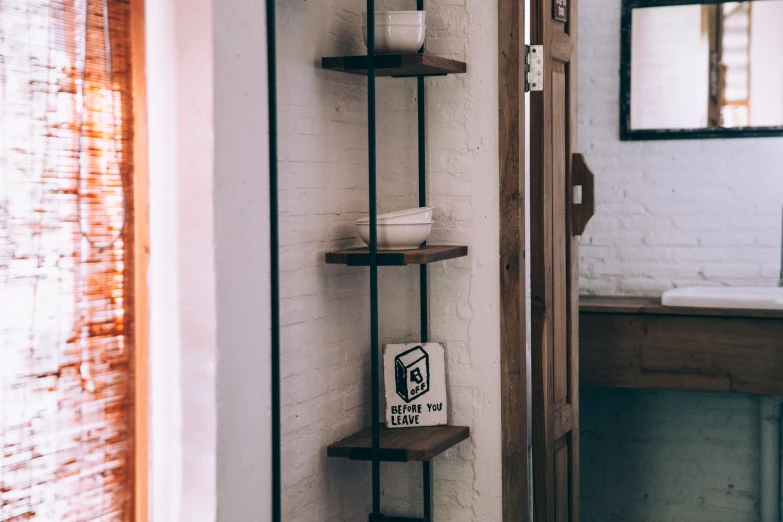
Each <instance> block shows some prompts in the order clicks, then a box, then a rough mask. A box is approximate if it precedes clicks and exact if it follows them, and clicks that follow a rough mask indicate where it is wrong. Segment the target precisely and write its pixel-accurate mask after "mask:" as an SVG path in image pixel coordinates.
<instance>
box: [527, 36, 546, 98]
mask: <svg viewBox="0 0 783 522" xmlns="http://www.w3.org/2000/svg"><path fill="white" fill-rule="evenodd" d="M543 90H544V46H543V45H526V46H525V92H531V91H543Z"/></svg>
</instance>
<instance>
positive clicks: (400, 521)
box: [369, 513, 428, 522]
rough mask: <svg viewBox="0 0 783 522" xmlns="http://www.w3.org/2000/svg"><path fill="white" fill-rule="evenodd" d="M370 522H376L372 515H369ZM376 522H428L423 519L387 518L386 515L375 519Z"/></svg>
mask: <svg viewBox="0 0 783 522" xmlns="http://www.w3.org/2000/svg"><path fill="white" fill-rule="evenodd" d="M369 520H370V522H376V521H375V520H373V518H372V513H370V518H369ZM377 522H428V521H427V520H424V519H423V518H411V517H387V516H386V515H381V518H379V519H377Z"/></svg>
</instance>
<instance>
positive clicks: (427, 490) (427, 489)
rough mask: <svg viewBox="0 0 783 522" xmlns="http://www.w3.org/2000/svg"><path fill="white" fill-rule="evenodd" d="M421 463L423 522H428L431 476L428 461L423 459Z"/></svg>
mask: <svg viewBox="0 0 783 522" xmlns="http://www.w3.org/2000/svg"><path fill="white" fill-rule="evenodd" d="M422 464H423V471H424V473H423V475H424V484H423V486H424V522H430V521H431V520H432V489H431V488H432V476H431V473H430V472H431V469H430V461H429V460H425V461H424V462H423V463H422Z"/></svg>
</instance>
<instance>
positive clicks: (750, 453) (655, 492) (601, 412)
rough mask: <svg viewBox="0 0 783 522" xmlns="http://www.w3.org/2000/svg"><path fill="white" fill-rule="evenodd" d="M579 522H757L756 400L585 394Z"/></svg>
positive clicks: (628, 392) (587, 391)
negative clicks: (580, 518) (580, 515)
mask: <svg viewBox="0 0 783 522" xmlns="http://www.w3.org/2000/svg"><path fill="white" fill-rule="evenodd" d="M581 410H582V411H581V416H580V419H581V421H580V422H581V424H582V426H581V444H582V450H581V459H582V476H581V478H582V480H581V488H582V490H581V491H582V506H581V514H582V520H583V521H584V522H630V521H633V522H754V521H756V520H757V519H758V518H757V517H758V511H757V508H758V506H757V503H758V494H759V481H758V477H759V467H758V465H759V460H758V451H759V446H758V441H759V438H758V401H757V398H756V397H753V396H749V395H728V394H718V393H695V392H687V393H683V392H653V391H646V390H609V389H603V390H602V389H583V390H582V403H581Z"/></svg>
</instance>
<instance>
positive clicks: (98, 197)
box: [0, 0, 134, 522]
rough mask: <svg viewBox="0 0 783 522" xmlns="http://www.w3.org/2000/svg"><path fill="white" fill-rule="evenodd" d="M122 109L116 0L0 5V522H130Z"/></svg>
mask: <svg viewBox="0 0 783 522" xmlns="http://www.w3.org/2000/svg"><path fill="white" fill-rule="evenodd" d="M104 1H105V3H104ZM104 9H107V10H108V17H105V16H104ZM107 30H108V38H107ZM131 102H132V92H131V53H130V11H129V5H128V4H127V3H126V2H119V1H117V0H3V1H2V2H0V520H2V521H3V522H11V521H22V520H24V521H36V522H87V521H89V522H97V521H105V522H126V521H130V520H131V519H132V515H133V513H132V506H133V486H132V485H133V480H132V477H133V455H132V452H133V440H132V433H133V423H132V419H133V417H132V412H133V395H132V391H133V376H132V367H133V365H132V362H133V361H132V358H133V338H132V332H133V295H132V292H131V290H132V288H133V252H132V245H133V240H134V230H133V199H132V195H133V179H132V172H133V165H132V158H133V150H132V139H133V121H132V117H131V115H132V114H133V110H132V109H133V107H132V105H131Z"/></svg>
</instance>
